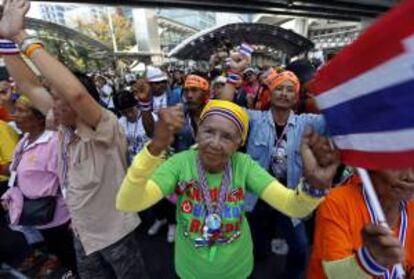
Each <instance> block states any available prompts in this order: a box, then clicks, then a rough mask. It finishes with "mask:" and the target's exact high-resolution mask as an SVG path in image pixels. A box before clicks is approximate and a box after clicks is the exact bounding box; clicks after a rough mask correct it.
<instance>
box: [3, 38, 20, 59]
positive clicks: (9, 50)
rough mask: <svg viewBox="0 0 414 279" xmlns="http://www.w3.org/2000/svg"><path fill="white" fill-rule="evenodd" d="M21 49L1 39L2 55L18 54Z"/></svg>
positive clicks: (13, 43)
mask: <svg viewBox="0 0 414 279" xmlns="http://www.w3.org/2000/svg"><path fill="white" fill-rule="evenodd" d="M19 52H20V49H19V47H18V45H17V44H16V43H15V42H12V41H10V40H6V39H0V54H5V55H7V54H10V55H11V54H18V53H19Z"/></svg>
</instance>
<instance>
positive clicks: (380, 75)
mask: <svg viewBox="0 0 414 279" xmlns="http://www.w3.org/2000/svg"><path fill="white" fill-rule="evenodd" d="M309 89H310V91H311V92H313V93H316V95H317V96H316V102H317V104H318V106H319V108H320V109H321V111H322V113H323V114H324V115H325V117H326V120H327V123H328V126H329V129H330V132H331V135H332V136H333V140H334V142H335V144H336V146H337V147H338V148H339V149H340V150H341V152H342V159H343V161H344V163H346V164H348V165H351V166H356V167H362V168H366V169H398V168H406V167H412V166H414V0H406V1H404V2H402V3H401V4H400V5H399V6H397V7H396V8H395V9H393V10H392V11H390V12H389V13H387V14H386V15H384V16H383V17H382V18H380V19H379V20H378V22H376V23H375V24H374V25H372V26H371V27H370V28H369V29H367V31H366V32H365V33H364V34H362V35H361V36H360V37H359V38H358V39H357V40H356V41H355V42H354V43H353V44H351V45H350V46H349V47H347V48H345V49H344V50H343V51H342V52H340V53H339V54H338V55H337V56H336V57H335V58H334V59H333V60H332V61H330V62H328V64H326V65H325V66H324V67H323V68H322V69H321V70H320V71H319V72H318V73H317V75H316V77H315V79H314V80H313V81H312V82H311V84H310V87H309Z"/></svg>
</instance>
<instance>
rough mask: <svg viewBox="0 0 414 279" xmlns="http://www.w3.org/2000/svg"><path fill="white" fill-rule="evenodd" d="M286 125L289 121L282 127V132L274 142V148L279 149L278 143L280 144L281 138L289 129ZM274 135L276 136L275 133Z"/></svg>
mask: <svg viewBox="0 0 414 279" xmlns="http://www.w3.org/2000/svg"><path fill="white" fill-rule="evenodd" d="M275 125H276V124H275ZM288 126H289V123H286V126H285V128H283V131H282V134H281V135H280V137H278V138H277V140H276V142H275V147H276V150H277V149H279V147H280V145H281V144H282V141H283V138H284V137H285V136H286V135H287V133H288V131H289V127H288ZM275 130H276V127H275ZM276 131H277V130H276ZM276 136H277V133H276Z"/></svg>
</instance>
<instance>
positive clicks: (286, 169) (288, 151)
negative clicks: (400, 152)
mask: <svg viewBox="0 0 414 279" xmlns="http://www.w3.org/2000/svg"><path fill="white" fill-rule="evenodd" d="M29 7H30V6H29V3H28V2H27V1H25V0H6V1H5V3H4V12H3V16H2V19H1V21H0V38H1V39H0V53H1V54H2V55H3V59H4V62H5V64H6V67H7V71H8V74H5V75H4V76H3V77H2V80H1V81H0V195H1V207H0V213H1V214H0V262H4V263H7V265H9V266H11V267H13V268H16V269H20V270H23V269H24V268H25V267H24V266H25V265H27V264H28V259H30V258H31V257H32V256H33V253H34V251H35V250H36V247H37V245H38V243H43V244H44V247H45V249H47V251H48V252H49V253H50V254H53V255H54V257H52V258H51V260H49V261H48V264H45V269H44V270H42V271H40V275H39V276H45V275H44V274H47V272H48V269H50V268H52V266H53V263H54V264H56V263H60V264H61V265H63V266H64V267H65V268H66V270H67V272H66V273H65V274H64V275H62V278H88V279H89V278H122V279H124V278H149V275H148V273H147V270H146V265H145V261H146V255H145V254H142V253H141V247H140V243H139V241H138V239H137V236H136V233H135V232H136V230H137V228H138V226H140V223H141V219H140V217H139V214H140V213H139V212H142V211H144V210H147V211H150V212H151V213H152V216H153V218H152V219H153V220H152V221H153V223H151V224H150V225H149V230H148V232H147V233H148V235H155V234H157V233H158V232H159V231H160V229H161V227H163V226H168V232H167V235H166V241H168V242H169V243H172V242H175V244H174V245H175V248H174V249H175V255H174V259H175V271H176V275H177V276H178V277H179V278H184V279H189V278H213V277H215V276H216V277H217V278H229V279H230V278H231V279H238V278H249V276H250V275H251V273H252V270H253V267H254V264H255V263H257V262H258V261H261V260H263V259H264V258H266V257H268V256H269V254H270V253H271V251H272V244H274V243H275V242H274V240H275V239H277V238H280V239H284V240H285V245H286V247H287V248H288V249H286V251H285V254H286V264H285V265H284V271H283V273H282V274H281V275H280V277H279V278H289V279H296V278H298V279H299V278H335V279H337V278H357V279H358V278H396V277H393V276H395V274H394V273H395V271H394V269H393V266H394V264H397V263H403V266H404V269H405V273H406V278H414V250H413V249H411V248H412V247H414V237H413V236H414V220H413V216H414V215H413V214H414V203H413V202H412V199H413V195H414V170H413V169H407V170H403V171H395V170H389V171H374V170H372V171H370V175H371V178H372V181H373V184H374V187H375V189H376V191H377V193H378V196H379V199H380V202H381V205H382V206H383V208H384V211H385V215H386V219H387V221H388V223H389V225H390V229H388V228H386V227H383V226H376V225H373V224H371V223H372V220H371V218H372V217H371V215H370V205H369V202H368V201H367V199H366V195H365V192H364V191H363V189H362V187H361V180H360V178H359V177H358V176H357V175H356V174H355V172H354V171H353V169H352V168H350V167H347V166H344V165H341V162H340V156H339V152H338V151H337V150H336V149H335V147H334V146H333V145H332V144H331V141H330V140H329V129H328V128H327V126H326V123H325V120H324V117H323V116H322V115H320V114H318V111H317V109H316V107H315V105H314V103H313V101H312V98H311V96H310V94H309V93H308V92H307V87H306V85H307V82H308V81H309V80H310V79H311V78H312V75H313V74H314V72H315V71H316V69H315V67H314V66H313V65H312V64H311V63H310V62H308V61H307V60H298V61H294V62H292V63H290V64H289V65H287V66H286V67H281V66H280V67H270V66H268V67H261V68H260V69H259V68H255V67H253V66H252V65H251V55H252V52H254V48H253V47H252V46H250V45H248V44H241V45H240V46H237V47H234V48H231V49H228V48H227V49H226V51H223V50H222V49H217V50H216V53H215V54H214V55H213V56H212V58H211V61H210V63H211V69H210V71H209V72H206V73H201V72H187V71H183V70H181V69H173V70H172V71H170V72H164V71H163V70H161V69H160V68H157V67H155V66H147V67H146V70H145V73H144V74H143V76H136V75H134V74H132V73H130V72H127V73H126V74H124V75H123V76H117V77H115V76H105V75H103V74H95V73H90V74H83V73H79V72H73V71H71V70H69V69H68V68H67V67H66V66H65V65H64V64H62V63H61V62H59V61H58V60H57V59H56V58H55V57H53V56H52V55H51V54H49V52H48V51H47V49H45V47H44V45H43V43H42V41H41V40H40V39H39V38H37V37H36V36H32V35H28V34H27V33H26V32H25V29H24V27H25V26H24V16H25V14H26V13H27V11H28V9H29ZM23 57H25V59H26V60H25V59H23ZM27 60H29V61H30V64H31V67H29V66H28V63H27ZM33 67H35V68H36V69H37V70H38V73H40V75H36V74H35V73H34V72H33V71H32V68H33ZM8 75H10V76H8ZM315 210H316V212H317V213H316V219H315V221H314V218H313V216H314V215H313V211H315ZM313 224H314V226H313ZM313 231H315V233H314V234H313V233H312V232H313ZM309 232H311V233H309ZM312 236H313V238H312ZM273 248H275V247H273ZM273 250H274V249H273ZM278 264H279V263H278V262H275V263H274V265H278ZM49 272H50V270H49ZM162 276H163V275H162V274H159V276H158V277H162ZM269 278H275V275H273V276H272V275H271V274H270V275H269Z"/></svg>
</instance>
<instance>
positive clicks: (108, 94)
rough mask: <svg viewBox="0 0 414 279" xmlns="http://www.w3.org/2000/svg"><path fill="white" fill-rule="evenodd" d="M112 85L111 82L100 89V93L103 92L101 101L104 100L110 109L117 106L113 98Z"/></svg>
mask: <svg viewBox="0 0 414 279" xmlns="http://www.w3.org/2000/svg"><path fill="white" fill-rule="evenodd" d="M112 91H113V90H112V87H111V86H110V85H109V84H105V85H104V86H102V88H101V89H100V93H101V101H102V102H103V104H104V105H105V106H106V107H107V108H110V109H113V108H115V105H114V102H113V100H112V94H113V92H112Z"/></svg>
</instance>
